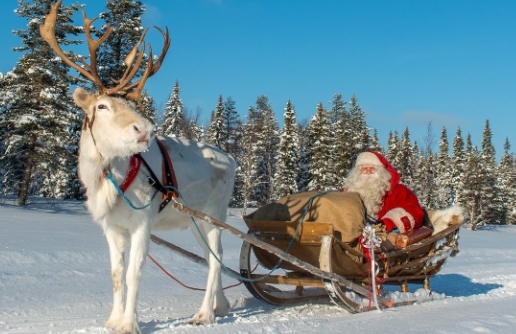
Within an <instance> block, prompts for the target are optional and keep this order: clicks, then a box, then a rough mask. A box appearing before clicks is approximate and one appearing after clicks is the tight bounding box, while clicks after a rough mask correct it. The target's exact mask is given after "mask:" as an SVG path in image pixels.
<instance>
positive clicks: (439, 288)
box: [430, 274, 503, 297]
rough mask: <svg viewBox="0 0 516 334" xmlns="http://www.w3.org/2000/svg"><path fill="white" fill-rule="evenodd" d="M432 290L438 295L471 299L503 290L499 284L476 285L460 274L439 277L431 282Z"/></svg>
mask: <svg viewBox="0 0 516 334" xmlns="http://www.w3.org/2000/svg"><path fill="white" fill-rule="evenodd" d="M430 284H431V288H432V290H433V291H435V292H436V293H444V294H446V296H448V297H470V296H473V295H481V294H487V293H489V291H491V290H494V289H498V288H502V287H503V285H501V284H497V283H476V282H472V281H471V279H470V278H469V277H466V276H463V275H459V274H443V275H437V276H435V278H433V279H432V280H430Z"/></svg>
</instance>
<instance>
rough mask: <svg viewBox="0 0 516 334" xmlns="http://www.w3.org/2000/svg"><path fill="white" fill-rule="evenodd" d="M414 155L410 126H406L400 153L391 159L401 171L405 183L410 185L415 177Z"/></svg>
mask: <svg viewBox="0 0 516 334" xmlns="http://www.w3.org/2000/svg"><path fill="white" fill-rule="evenodd" d="M412 157H413V152H412V144H411V143H410V132H409V129H408V127H406V128H405V131H403V135H402V137H401V142H400V147H399V150H398V153H397V154H396V157H395V158H394V160H393V161H391V164H392V165H393V166H394V168H396V170H397V171H398V172H399V173H400V175H401V180H402V181H403V183H405V184H406V185H408V186H409V187H411V186H412V183H413V182H412V179H413V177H414V161H412Z"/></svg>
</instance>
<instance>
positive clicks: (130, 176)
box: [120, 155, 142, 193]
mask: <svg viewBox="0 0 516 334" xmlns="http://www.w3.org/2000/svg"><path fill="white" fill-rule="evenodd" d="M141 165H142V161H141V160H140V159H138V158H137V157H136V155H132V156H131V158H130V159H129V170H128V171H127V175H126V176H125V179H124V182H122V184H121V185H120V190H122V192H123V193H125V191H126V190H127V188H129V186H130V185H131V183H133V181H134V179H135V178H136V175H138V172H139V171H140V166H141Z"/></svg>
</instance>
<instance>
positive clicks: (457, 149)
mask: <svg viewBox="0 0 516 334" xmlns="http://www.w3.org/2000/svg"><path fill="white" fill-rule="evenodd" d="M451 161H452V165H451V175H450V186H451V202H450V204H451V205H454V204H457V203H463V202H464V201H463V200H462V199H461V198H460V196H461V193H462V192H461V190H460V187H461V180H462V178H463V176H464V170H465V164H466V154H465V152H464V139H463V138H462V131H461V129H460V127H459V128H457V132H456V134H455V137H454V138H453V148H452V156H451Z"/></svg>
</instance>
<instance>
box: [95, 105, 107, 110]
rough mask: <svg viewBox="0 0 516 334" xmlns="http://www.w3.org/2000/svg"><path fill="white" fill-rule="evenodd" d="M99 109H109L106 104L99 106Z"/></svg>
mask: <svg viewBox="0 0 516 334" xmlns="http://www.w3.org/2000/svg"><path fill="white" fill-rule="evenodd" d="M97 108H98V109H107V108H108V107H107V106H106V105H105V104H99V105H98V106H97Z"/></svg>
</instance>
